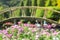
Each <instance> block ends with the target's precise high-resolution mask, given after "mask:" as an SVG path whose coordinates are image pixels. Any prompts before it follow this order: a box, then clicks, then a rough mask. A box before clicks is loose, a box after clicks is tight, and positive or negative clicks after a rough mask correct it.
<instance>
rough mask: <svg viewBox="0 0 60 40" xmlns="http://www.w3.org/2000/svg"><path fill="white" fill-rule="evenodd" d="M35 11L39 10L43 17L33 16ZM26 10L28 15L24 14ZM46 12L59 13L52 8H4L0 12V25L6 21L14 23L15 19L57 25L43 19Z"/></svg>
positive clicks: (52, 21)
mask: <svg viewBox="0 0 60 40" xmlns="http://www.w3.org/2000/svg"><path fill="white" fill-rule="evenodd" d="M29 9H30V11H29ZM36 9H41V10H43V11H44V15H43V17H36V16H35V14H36ZM16 10H18V11H17V12H18V13H17V12H16ZM19 10H20V11H19ZM26 10H28V11H29V13H28V15H27V14H26V13H27V12H26ZM48 10H50V11H52V12H58V13H60V12H59V11H56V10H54V8H52V7H38V6H20V7H11V8H6V9H4V10H1V11H0V23H2V22H4V21H8V20H15V21H16V20H17V19H28V20H46V21H48V22H50V23H56V24H59V23H58V22H56V21H54V20H51V19H47V18H46V17H45V16H46V13H47V11H48ZM59 25H60V24H59Z"/></svg>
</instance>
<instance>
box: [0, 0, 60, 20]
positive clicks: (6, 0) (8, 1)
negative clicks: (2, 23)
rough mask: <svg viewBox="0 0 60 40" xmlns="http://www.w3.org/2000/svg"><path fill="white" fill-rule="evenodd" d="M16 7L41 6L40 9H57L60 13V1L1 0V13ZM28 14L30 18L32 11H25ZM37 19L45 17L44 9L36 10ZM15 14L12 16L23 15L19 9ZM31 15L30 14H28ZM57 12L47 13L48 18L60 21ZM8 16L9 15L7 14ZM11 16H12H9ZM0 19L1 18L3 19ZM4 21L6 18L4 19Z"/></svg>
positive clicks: (59, 15)
mask: <svg viewBox="0 0 60 40" xmlns="http://www.w3.org/2000/svg"><path fill="white" fill-rule="evenodd" d="M14 6H40V7H55V8H54V9H55V10H58V11H60V0H0V11H1V10H3V9H5V8H9V7H14ZM24 10H25V11H23V12H25V13H26V15H28V16H29V14H30V12H31V9H24ZM35 12H36V14H35V16H36V17H43V15H44V13H43V12H44V10H42V9H36V10H35ZM13 13H14V14H12V16H13V15H14V16H15V14H16V13H17V14H16V15H18V16H19V15H21V10H19V9H17V10H16V11H13ZM28 13H29V14H28ZM55 13H56V12H52V11H50V10H49V11H47V14H46V18H50V19H53V20H56V21H59V20H60V14H57V13H56V14H55ZM5 15H7V13H6V14H5ZM8 15H10V14H8ZM1 17H3V15H1ZM1 17H0V18H1ZM2 19H4V17H3V18H2Z"/></svg>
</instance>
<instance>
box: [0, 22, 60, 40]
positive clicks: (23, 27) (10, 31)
mask: <svg viewBox="0 0 60 40" xmlns="http://www.w3.org/2000/svg"><path fill="white" fill-rule="evenodd" d="M44 27H46V28H47V29H46V28H45V29H44V28H38V27H37V26H36V25H35V24H28V23H21V22H18V24H17V25H12V26H11V27H9V28H7V29H3V30H0V40H3V39H5V40H7V39H8V40H54V38H58V39H59V38H60V36H59V35H60V32H59V31H56V30H55V29H49V28H51V25H44Z"/></svg>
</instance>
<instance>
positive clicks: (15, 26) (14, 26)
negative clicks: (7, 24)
mask: <svg viewBox="0 0 60 40" xmlns="http://www.w3.org/2000/svg"><path fill="white" fill-rule="evenodd" d="M11 27H12V28H17V29H18V28H19V27H20V26H18V25H13V26H11Z"/></svg>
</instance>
